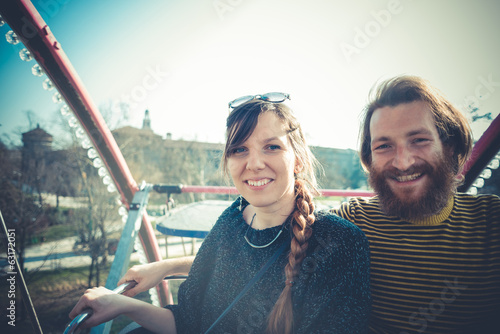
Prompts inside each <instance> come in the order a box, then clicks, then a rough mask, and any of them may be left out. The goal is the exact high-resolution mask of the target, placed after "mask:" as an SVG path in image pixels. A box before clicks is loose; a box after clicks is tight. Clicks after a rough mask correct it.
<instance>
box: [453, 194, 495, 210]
mask: <svg viewBox="0 0 500 334" xmlns="http://www.w3.org/2000/svg"><path fill="white" fill-rule="evenodd" d="M455 202H456V203H457V205H461V206H469V207H470V206H483V207H487V208H499V209H500V197H498V196H497V195H493V194H480V195H470V194H465V193H456V194H455Z"/></svg>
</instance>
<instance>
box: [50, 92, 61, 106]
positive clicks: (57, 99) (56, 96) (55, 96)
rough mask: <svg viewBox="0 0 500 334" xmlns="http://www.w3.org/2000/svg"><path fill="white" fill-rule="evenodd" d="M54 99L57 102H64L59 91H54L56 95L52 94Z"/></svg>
mask: <svg viewBox="0 0 500 334" xmlns="http://www.w3.org/2000/svg"><path fill="white" fill-rule="evenodd" d="M52 101H54V103H55V104H59V103H61V102H62V97H61V94H59V93H57V92H56V93H54V95H52Z"/></svg>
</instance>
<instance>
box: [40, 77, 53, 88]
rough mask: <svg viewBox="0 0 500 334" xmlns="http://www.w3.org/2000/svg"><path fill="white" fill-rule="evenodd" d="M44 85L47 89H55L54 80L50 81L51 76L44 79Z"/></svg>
mask: <svg viewBox="0 0 500 334" xmlns="http://www.w3.org/2000/svg"><path fill="white" fill-rule="evenodd" d="M42 86H43V89H45V90H52V89H54V84H53V83H52V81H50V79H49V78H47V79H45V80H43V82H42Z"/></svg>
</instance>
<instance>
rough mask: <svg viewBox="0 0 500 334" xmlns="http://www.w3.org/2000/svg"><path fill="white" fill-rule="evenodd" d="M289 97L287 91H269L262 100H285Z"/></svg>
mask: <svg viewBox="0 0 500 334" xmlns="http://www.w3.org/2000/svg"><path fill="white" fill-rule="evenodd" d="M287 98H289V97H288V94H285V93H267V94H264V95H262V100H264V101H269V102H283V101H285V100H286V99H287Z"/></svg>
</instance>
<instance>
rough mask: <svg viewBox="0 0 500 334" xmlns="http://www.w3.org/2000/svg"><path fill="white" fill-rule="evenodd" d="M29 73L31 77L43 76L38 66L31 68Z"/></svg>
mask: <svg viewBox="0 0 500 334" xmlns="http://www.w3.org/2000/svg"><path fill="white" fill-rule="evenodd" d="M31 73H33V75H34V76H36V77H41V76H42V75H43V69H42V67H41V66H40V65H38V64H35V65H33V67H32V68H31Z"/></svg>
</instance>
